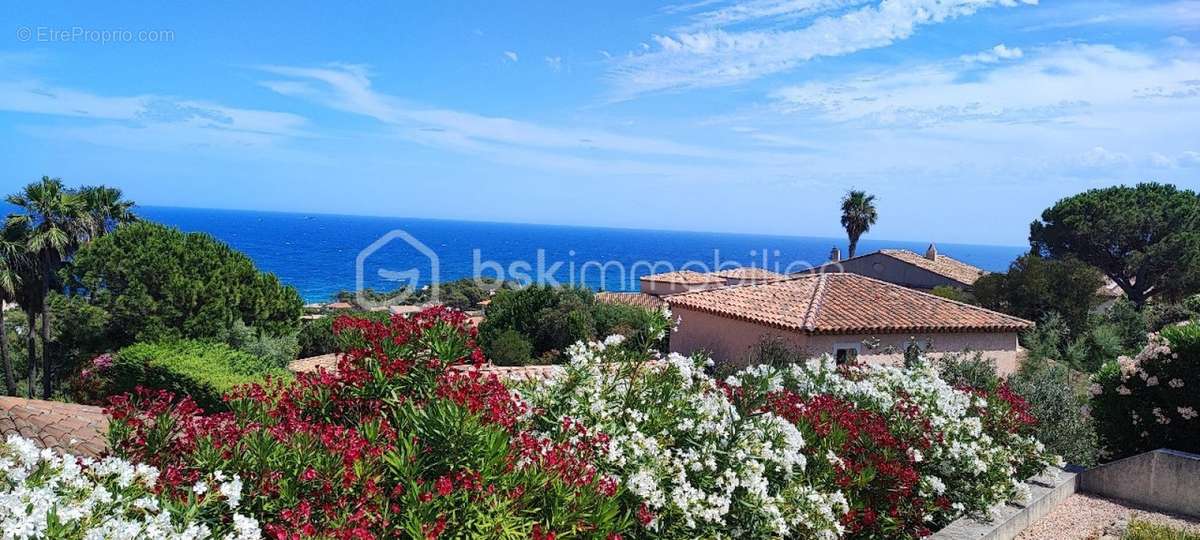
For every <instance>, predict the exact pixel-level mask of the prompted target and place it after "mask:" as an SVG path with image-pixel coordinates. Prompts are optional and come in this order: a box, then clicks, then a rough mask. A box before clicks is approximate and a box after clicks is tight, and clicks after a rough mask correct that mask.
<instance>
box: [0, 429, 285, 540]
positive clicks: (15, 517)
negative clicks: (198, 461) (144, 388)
mask: <svg viewBox="0 0 1200 540" xmlns="http://www.w3.org/2000/svg"><path fill="white" fill-rule="evenodd" d="M160 478H161V473H160V471H159V470H158V469H156V468H154V467H151V466H148V465H145V464H140V463H139V464H133V463H130V462H128V461H125V460H123V459H119V458H115V457H107V458H104V459H101V460H94V459H91V458H77V457H74V456H70V455H65V454H59V453H56V452H53V451H50V450H39V449H38V448H37V447H36V446H34V443H33V442H32V441H30V440H28V439H24V438H21V437H20V436H17V435H9V436H8V438H7V440H6V441H4V442H3V443H0V531H3V537H4V538H52V539H70V540H77V539H78V540H83V539H89V540H90V539H102V538H103V539H113V540H117V539H122V540H125V539H127V540H135V539H146V538H150V539H168V538H170V539H191V540H203V539H210V538H211V539H217V538H220V539H224V540H256V539H258V538H261V537H262V535H261V532H260V531H259V527H258V522H257V521H255V520H254V519H253V518H249V517H246V516H244V515H242V514H240V513H238V512H239V511H240V507H239V505H240V503H241V500H242V480H241V478H239V477H238V476H237V475H232V476H229V475H226V474H225V473H223V472H220V471H214V472H213V473H212V474H208V475H204V476H198V477H197V478H196V479H195V480H194V481H193V483H192V484H190V485H189V486H186V489H180V490H174V491H172V490H161V487H162V484H161V483H160V482H159V479H160Z"/></svg>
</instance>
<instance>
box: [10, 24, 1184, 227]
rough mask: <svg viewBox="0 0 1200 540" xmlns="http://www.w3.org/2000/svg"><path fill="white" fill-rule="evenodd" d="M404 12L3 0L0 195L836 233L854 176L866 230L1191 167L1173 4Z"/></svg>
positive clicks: (1028, 210) (1164, 177) (1015, 215)
mask: <svg viewBox="0 0 1200 540" xmlns="http://www.w3.org/2000/svg"><path fill="white" fill-rule="evenodd" d="M408 4H409V3H398V2H388V3H382V2H381V3H379V4H378V5H367V3H358V2H339V3H332V2H330V3H325V4H324V5H316V3H299V2H287V3H276V4H272V3H268V2H256V3H249V2H187V3H183V2H179V3H170V4H163V5H161V6H155V7H147V4H144V3H140V2H136V3H135V2H112V3H106V4H105V6H104V8H103V9H91V7H92V6H93V5H94V4H90V3H86V2H70V3H63V2H37V3H22V4H21V5H19V6H18V5H10V6H9V7H8V9H7V10H6V13H5V15H4V17H3V21H4V26H7V28H3V29H2V30H3V32H4V35H3V36H0V188H3V189H4V190H5V191H12V190H13V189H16V188H17V187H18V186H20V185H22V184H24V183H26V182H28V181H30V180H33V179H35V178H38V177H40V176H41V175H43V174H48V175H52V176H60V177H62V178H63V179H64V180H66V181H67V182H68V183H75V184H80V183H107V184H111V185H116V186H119V187H122V188H123V189H125V190H126V192H127V194H128V195H129V196H130V197H131V198H133V199H135V200H137V201H138V202H140V203H144V204H153V205H173V206H191V207H217V208H251V209H262V210H285V211H302V212H330V213H349V214H368V215H393V216H414V217H432V218H449V219H473V220H492V221H514V222H528V223H555V224H577V225H600V226H619V227H646V228H667V229H685V230H710V231H728V232H754V233H769V234H796V235H813V236H839V235H841V234H842V233H841V230H840V226H839V224H838V222H837V217H838V211H837V204H838V199H839V197H840V196H841V194H842V193H843V192H844V191H845V190H846V189H848V188H850V187H856V188H860V189H866V190H868V191H870V192H872V193H875V194H876V195H877V196H878V206H879V208H880V214H881V217H880V220H879V223H878V224H877V226H876V227H875V229H873V230H872V232H871V233H870V234H871V236H872V237H875V238H894V239H910V240H922V241H923V240H935V241H942V242H966V243H998V244H1013V245H1016V244H1021V243H1023V242H1024V241H1025V236H1026V234H1027V233H1028V224H1029V222H1030V221H1031V220H1033V219H1034V218H1035V217H1036V216H1037V214H1038V213H1039V212H1040V211H1041V209H1043V208H1045V207H1046V206H1048V205H1049V204H1051V203H1053V201H1055V200H1057V199H1058V198H1060V197H1063V196H1066V195H1070V194H1072V193H1076V192H1079V191H1082V190H1085V189H1088V188H1091V187H1096V186H1105V185H1113V184H1118V183H1132V182H1136V181H1140V180H1146V179H1158V180H1161V181H1166V182H1173V183H1175V184H1178V185H1180V186H1184V187H1187V188H1190V189H1197V188H1198V187H1200V129H1198V128H1197V126H1200V0H1167V1H1162V2H1151V1H1145V0H1124V1H1122V0H1084V1H1070V0H1059V1H1055V0H1042V1H1041V2H1036V1H1032V0H938V1H935V0H902V1H893V0H882V1H880V0H731V1H720V0H699V1H695V2H692V3H679V4H657V5H651V4H650V3H648V2H613V1H606V2H593V3H584V2H511V3H509V2H480V3H465V2H437V3H428V4H427V5H424V6H422V5H408ZM103 32H108V34H107V36H108V37H109V39H113V40H116V42H108V43H104V42H102V40H103V39H104V38H105V36H106V34H103ZM121 32H128V33H126V34H121Z"/></svg>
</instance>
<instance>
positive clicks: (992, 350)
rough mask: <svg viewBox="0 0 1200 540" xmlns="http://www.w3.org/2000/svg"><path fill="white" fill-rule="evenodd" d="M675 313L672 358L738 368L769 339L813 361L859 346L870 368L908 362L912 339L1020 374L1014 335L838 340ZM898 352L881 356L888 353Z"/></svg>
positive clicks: (684, 311) (676, 308) (841, 336)
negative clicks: (704, 356)
mask: <svg viewBox="0 0 1200 540" xmlns="http://www.w3.org/2000/svg"><path fill="white" fill-rule="evenodd" d="M671 313H672V314H673V315H674V316H676V317H679V319H680V321H679V329H678V330H676V331H675V332H674V333H672V334H671V352H677V353H680V354H684V355H689V354H692V353H693V352H697V351H702V350H703V351H708V352H709V353H711V354H712V356H713V360H716V361H717V362H721V363H731V364H734V365H736V366H739V367H741V366H745V365H746V364H747V355H748V354H749V352H750V350H751V349H752V348H753V347H754V346H755V345H756V344H758V343H759V341H761V340H762V339H763V338H765V337H774V338H778V339H781V340H783V341H784V343H787V344H788V345H789V346H791V347H792V348H794V349H797V350H800V351H804V352H805V353H807V354H811V355H814V356H815V355H820V354H825V353H830V354H832V353H833V352H834V351H835V349H836V348H837V347H838V346H839V345H842V346H844V345H854V344H857V345H860V351H861V352H860V354H859V359H860V360H862V361H864V362H869V363H880V364H882V363H892V364H899V363H902V362H903V361H904V348H905V346H907V345H908V341H909V338H911V337H916V338H917V339H918V340H919V341H920V342H922V343H924V342H926V341H930V342H932V351H933V355H934V356H937V354H938V353H944V352H959V351H963V350H968V349H969V350H972V351H980V352H982V353H983V354H984V356H986V357H988V358H992V359H994V360H995V361H996V368H997V370H998V371H999V372H1000V373H1002V374H1009V373H1012V372H1014V371H1016V368H1017V365H1018V347H1017V334H1016V333H1015V332H971V333H933V334H919V335H915V336H914V335H912V334H879V335H867V334H836V335H822V334H818V335H808V334H805V333H803V332H794V331H787V330H780V329H776V328H771V327H768V326H763V325H760V324H756V323H752V322H747V321H742V320H738V319H730V318H726V317H721V316H719V315H713V314H711V313H705V312H703V311H695V310H691V309H687V308H684V307H682V306H671ZM867 340H870V341H871V342H878V347H877V348H876V349H875V350H869V349H868V348H867V347H866V346H862V343H863V342H864V341H867ZM889 347H890V348H891V349H893V350H894V352H890V353H885V352H882V351H883V350H886V349H888V348H889Z"/></svg>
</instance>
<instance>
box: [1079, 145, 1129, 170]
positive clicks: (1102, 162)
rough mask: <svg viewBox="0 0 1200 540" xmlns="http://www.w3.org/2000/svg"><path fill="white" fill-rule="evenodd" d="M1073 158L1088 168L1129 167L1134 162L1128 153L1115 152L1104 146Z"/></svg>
mask: <svg viewBox="0 0 1200 540" xmlns="http://www.w3.org/2000/svg"><path fill="white" fill-rule="evenodd" d="M1072 159H1073V161H1075V162H1076V164H1077V165H1079V166H1080V167H1083V168H1086V169H1111V168H1114V167H1116V168H1121V167H1128V166H1129V165H1130V164H1131V163H1132V160H1130V159H1129V156H1128V155H1126V154H1123V153H1121V152H1113V151H1111V150H1108V149H1107V148H1104V147H1103V146H1097V147H1094V148H1092V149H1090V150H1088V151H1086V152H1083V153H1081V154H1079V155H1076V156H1074V157H1073V158H1072Z"/></svg>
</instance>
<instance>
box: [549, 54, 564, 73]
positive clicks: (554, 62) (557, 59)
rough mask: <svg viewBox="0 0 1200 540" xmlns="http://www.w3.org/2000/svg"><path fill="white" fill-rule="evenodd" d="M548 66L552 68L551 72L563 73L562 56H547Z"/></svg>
mask: <svg viewBox="0 0 1200 540" xmlns="http://www.w3.org/2000/svg"><path fill="white" fill-rule="evenodd" d="M546 65H547V66H550V70H551V71H555V72H558V71H562V57H561V56H547V57H546Z"/></svg>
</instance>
